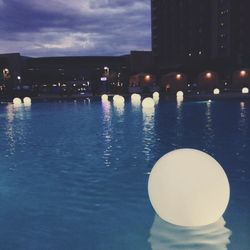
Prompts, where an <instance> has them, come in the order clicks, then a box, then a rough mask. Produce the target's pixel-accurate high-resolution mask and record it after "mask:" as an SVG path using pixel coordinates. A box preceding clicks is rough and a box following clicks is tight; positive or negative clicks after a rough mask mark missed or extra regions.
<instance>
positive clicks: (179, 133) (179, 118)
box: [176, 97, 183, 146]
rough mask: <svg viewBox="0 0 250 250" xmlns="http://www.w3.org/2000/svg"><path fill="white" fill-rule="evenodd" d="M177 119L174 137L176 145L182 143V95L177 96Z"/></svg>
mask: <svg viewBox="0 0 250 250" xmlns="http://www.w3.org/2000/svg"><path fill="white" fill-rule="evenodd" d="M176 101H177V117H176V118H177V121H176V139H177V145H179V146H181V145H182V138H183V114H182V106H183V97H177V99H176Z"/></svg>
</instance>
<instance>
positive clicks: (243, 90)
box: [241, 87, 249, 94]
mask: <svg viewBox="0 0 250 250" xmlns="http://www.w3.org/2000/svg"><path fill="white" fill-rule="evenodd" d="M241 92H242V94H248V93H249V89H248V88H246V87H245V88H243V89H242V90H241Z"/></svg>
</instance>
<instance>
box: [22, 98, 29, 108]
mask: <svg viewBox="0 0 250 250" xmlns="http://www.w3.org/2000/svg"><path fill="white" fill-rule="evenodd" d="M23 104H24V106H30V105H31V98H30V97H24V98H23Z"/></svg>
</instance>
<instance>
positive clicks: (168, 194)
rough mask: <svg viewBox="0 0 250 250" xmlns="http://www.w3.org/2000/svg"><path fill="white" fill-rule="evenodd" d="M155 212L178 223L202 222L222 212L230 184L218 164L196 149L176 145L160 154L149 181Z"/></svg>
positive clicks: (215, 218)
mask: <svg viewBox="0 0 250 250" xmlns="http://www.w3.org/2000/svg"><path fill="white" fill-rule="evenodd" d="M148 193H149V198H150V201H151V204H152V206H153V208H154V209H155V211H156V213H157V214H158V215H159V216H160V217H161V218H162V219H163V220H165V221H167V222H169V223H171V224H175V225H179V226H193V227H195V226H204V225H208V224H211V223H214V222H216V221H217V220H219V219H220V217H221V216H222V215H223V213H224V212H225V210H226V208H227V205H228V202H229V197H230V187H229V182H228V178H227V176H226V174H225V172H224V170H223V168H222V167H221V166H220V164H219V163H218V162H217V161H216V160H215V159H214V158H212V157H211V156H210V155H208V154H206V153H204V152H202V151H199V150H195V149H178V150H174V151H172V152H170V153H168V154H166V155H164V156H163V157H161V158H160V159H159V160H158V161H157V162H156V164H155V165H154V167H153V169H152V171H151V174H150V176H149V181H148Z"/></svg>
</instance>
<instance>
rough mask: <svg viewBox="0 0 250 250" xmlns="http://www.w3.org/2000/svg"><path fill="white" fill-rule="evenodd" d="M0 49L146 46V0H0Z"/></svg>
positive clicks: (59, 51)
mask: <svg viewBox="0 0 250 250" xmlns="http://www.w3.org/2000/svg"><path fill="white" fill-rule="evenodd" d="M0 11H1V15H0V30H1V39H0V53H6V52H21V53H22V54H24V55H30V56H53V55H118V54H126V53H129V51H130V50H148V49H150V47H151V45H150V40H151V39H150V1H149V0H141V1H139V0H136V1H132V0H127V1H125V0H102V1H100V0H81V1H79V0H71V1H68V0H50V1H41V0H23V1H20V0H8V1H7V0H0Z"/></svg>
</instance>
